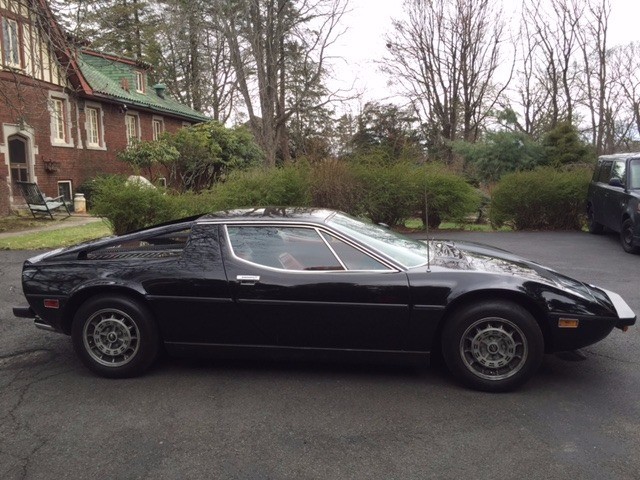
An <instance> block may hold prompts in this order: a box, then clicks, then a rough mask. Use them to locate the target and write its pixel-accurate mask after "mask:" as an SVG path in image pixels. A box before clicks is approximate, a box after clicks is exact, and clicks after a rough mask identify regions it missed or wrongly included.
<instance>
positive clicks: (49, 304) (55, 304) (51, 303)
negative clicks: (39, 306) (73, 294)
mask: <svg viewBox="0 0 640 480" xmlns="http://www.w3.org/2000/svg"><path fill="white" fill-rule="evenodd" d="M44 308H60V300H53V299H46V300H45V301H44Z"/></svg>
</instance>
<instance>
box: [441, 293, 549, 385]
mask: <svg viewBox="0 0 640 480" xmlns="http://www.w3.org/2000/svg"><path fill="white" fill-rule="evenodd" d="M442 353H443V356H444V359H445V362H446V364H447V366H448V367H449V370H450V371H451V373H452V374H453V375H454V376H455V377H456V378H458V379H459V380H460V381H461V382H462V383H464V384H465V385H467V386H469V387H471V388H474V389H477V390H484V391H487V392H504V391H508V390H513V389H515V388H517V387H519V386H520V385H522V384H523V383H524V382H526V381H527V380H529V379H530V378H531V377H532V376H533V374H534V373H535V372H536V370H537V369H538V367H539V366H540V363H541V362H542V357H543V354H544V338H543V336H542V332H541V330H540V327H539V325H538V324H537V322H536V321H535V319H534V318H533V316H532V315H531V314H530V313H529V312H528V311H527V310H525V309H524V308H522V307H521V306H520V305H518V304H515V303H513V302H508V301H487V302H481V303H475V304H470V305H466V306H464V307H462V308H460V309H458V310H456V311H455V312H454V313H453V315H452V316H451V317H450V318H449V319H448V320H447V323H446V324H445V327H444V330H443V332H442Z"/></svg>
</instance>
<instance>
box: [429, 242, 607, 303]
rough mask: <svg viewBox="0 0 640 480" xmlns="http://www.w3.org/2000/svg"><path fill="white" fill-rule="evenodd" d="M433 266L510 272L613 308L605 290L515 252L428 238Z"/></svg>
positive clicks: (476, 244)
mask: <svg viewBox="0 0 640 480" xmlns="http://www.w3.org/2000/svg"><path fill="white" fill-rule="evenodd" d="M428 243H429V250H430V252H431V262H430V265H431V267H432V268H434V269H436V268H442V269H446V270H462V271H476V272H486V273H495V274H502V275H512V276H517V277H520V278H522V279H523V280H525V281H535V282H539V283H544V284H547V285H552V286H554V287H556V288H560V289H561V290H564V291H570V292H572V293H573V294H576V295H579V296H581V297H583V298H586V299H589V300H593V301H596V302H598V303H600V304H601V305H605V306H606V307H607V308H613V306H612V304H611V301H610V299H609V297H608V296H607V295H606V294H605V293H604V291H603V290H602V289H600V288H598V287H595V286H593V285H589V284H587V283H584V282H580V281H578V280H575V279H573V278H571V277H567V276H566V275H562V274H560V273H558V272H556V271H555V270H552V269H550V268H548V267H545V266H543V265H540V264H538V263H536V262H533V261H531V260H526V259H524V258H522V257H519V256H518V255H514V254H513V253H510V252H507V251H506V250H502V249H499V248H495V247H490V246H488V245H484V244H481V243H474V242H458V241H455V242H454V241H450V240H430V241H429V242H428Z"/></svg>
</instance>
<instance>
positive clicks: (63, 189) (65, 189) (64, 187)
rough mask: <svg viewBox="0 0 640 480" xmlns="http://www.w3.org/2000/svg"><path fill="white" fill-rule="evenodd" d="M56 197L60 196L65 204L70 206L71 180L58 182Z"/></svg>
mask: <svg viewBox="0 0 640 480" xmlns="http://www.w3.org/2000/svg"><path fill="white" fill-rule="evenodd" d="M58 195H60V196H61V197H62V198H63V200H64V201H65V202H66V203H68V204H71V202H72V201H73V192H72V190H71V180H61V181H59V182H58Z"/></svg>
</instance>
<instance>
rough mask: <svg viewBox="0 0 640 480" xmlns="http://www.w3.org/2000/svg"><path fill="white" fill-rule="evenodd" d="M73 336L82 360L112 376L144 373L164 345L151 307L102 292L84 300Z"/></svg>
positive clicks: (96, 369)
mask: <svg viewBox="0 0 640 480" xmlns="http://www.w3.org/2000/svg"><path fill="white" fill-rule="evenodd" d="M71 336H72V339H73V347H74V350H75V351H76V353H77V355H78V356H79V357H80V359H81V360H82V362H83V363H84V364H85V365H86V366H87V367H89V369H90V370H92V371H93V372H95V373H97V374H99V375H102V376H105V377H110V378H127V377H134V376H137V375H141V374H142V373H144V371H146V370H147V369H148V368H149V366H151V364H152V363H153V361H154V360H155V359H156V357H157V355H158V351H159V346H160V339H159V335H158V329H157V327H156V325H155V322H154V321H153V319H152V316H151V312H149V309H148V308H147V307H146V306H145V305H143V304H142V303H140V302H138V301H136V300H134V299H132V298H129V297H126V296H119V295H118V296H116V295H100V296H96V297H92V298H90V299H89V300H87V301H86V302H85V303H83V304H82V306H81V307H80V308H79V309H78V311H77V312H76V314H75V317H74V320H73V326H72V331H71Z"/></svg>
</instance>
